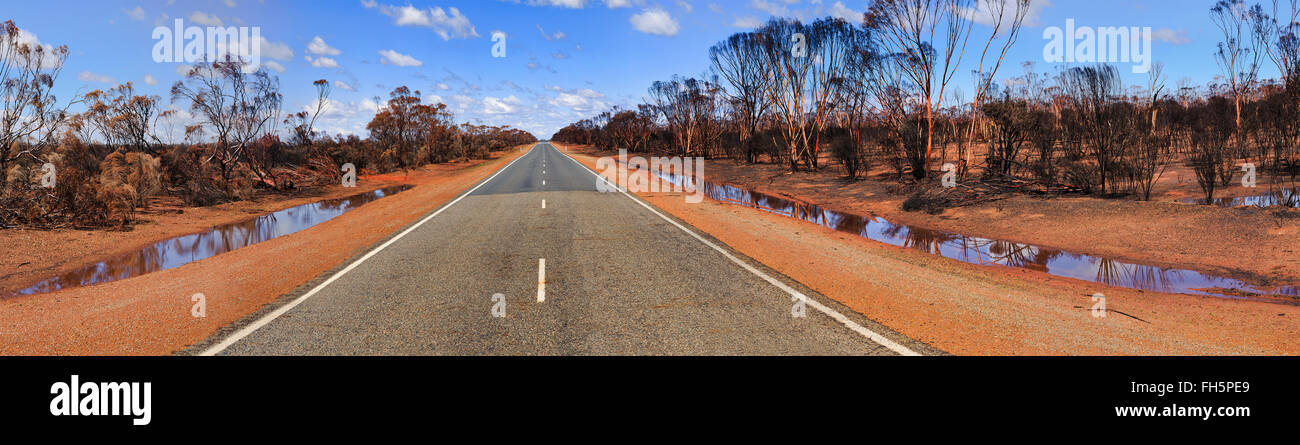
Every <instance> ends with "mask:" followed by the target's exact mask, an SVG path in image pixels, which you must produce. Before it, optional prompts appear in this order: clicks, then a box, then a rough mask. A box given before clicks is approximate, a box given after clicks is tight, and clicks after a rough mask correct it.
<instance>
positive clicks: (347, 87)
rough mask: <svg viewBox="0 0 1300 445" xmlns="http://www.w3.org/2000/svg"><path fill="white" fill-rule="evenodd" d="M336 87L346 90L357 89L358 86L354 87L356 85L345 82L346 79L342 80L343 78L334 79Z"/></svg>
mask: <svg viewBox="0 0 1300 445" xmlns="http://www.w3.org/2000/svg"><path fill="white" fill-rule="evenodd" d="M334 88H338V89H340V90H344V91H356V90H357V88H356V87H354V86H352V85H349V84H348V83H347V82H344V81H342V80H336V81H334Z"/></svg>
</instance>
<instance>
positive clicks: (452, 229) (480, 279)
mask: <svg viewBox="0 0 1300 445" xmlns="http://www.w3.org/2000/svg"><path fill="white" fill-rule="evenodd" d="M599 180H600V179H599V178H598V177H597V176H596V175H594V174H593V173H592V172H591V170H588V169H586V168H585V167H583V166H581V165H580V164H578V163H577V162H576V161H574V160H572V159H571V158H569V157H567V156H566V155H564V154H563V153H561V152H560V151H559V150H557V149H556V148H555V147H554V146H552V145H550V144H547V143H544V142H543V143H539V144H538V145H536V146H534V147H533V148H532V149H530V151H529V152H528V153H527V154H525V155H524V156H522V157H520V158H519V159H517V160H516V161H514V162H512V163H511V164H509V165H507V166H505V167H504V168H503V169H502V170H500V171H499V172H498V173H497V174H495V175H494V176H492V177H489V178H488V179H486V180H485V181H484V182H482V183H480V184H479V185H477V186H476V187H475V188H472V189H470V191H469V192H468V193H466V194H464V195H462V196H461V197H460V198H459V199H457V200H453V201H452V202H450V203H448V204H446V205H444V206H443V207H442V208H440V209H438V210H437V211H436V212H433V213H431V214H430V216H428V217H426V218H425V219H423V220H421V222H417V223H415V224H414V225H412V226H411V227H409V228H408V229H407V230H406V231H404V232H401V233H400V234H398V235H397V236H395V237H393V238H390V239H389V241H387V242H386V243H384V244H381V245H379V246H376V247H375V248H372V249H371V250H370V251H369V253H367V254H366V255H364V256H362V257H360V258H359V259H358V260H355V261H353V262H352V263H351V264H349V265H348V266H347V267H345V268H343V269H341V270H340V271H339V272H331V273H329V274H328V275H330V276H329V277H328V279H327V280H324V281H323V282H322V283H321V284H319V285H317V286H316V287H314V288H312V289H311V290H310V291H307V292H305V293H304V294H303V295H302V296H298V297H297V298H296V299H293V300H291V302H290V303H288V304H285V305H284V306H282V307H280V308H278V309H276V310H274V311H271V312H270V313H265V314H259V315H258V316H256V317H248V318H246V319H245V320H243V321H241V322H240V323H237V325H236V326H232V327H231V328H230V329H227V330H225V332H229V334H222V335H221V336H220V337H214V338H213V339H210V345H208V346H205V347H204V349H202V350H201V353H202V354H221V355H611V354H613V355H733V354H743V355H897V354H916V353H924V354H931V353H937V352H938V351H935V350H934V349H933V348H929V347H928V346H926V345H924V344H920V343H918V342H916V341H913V340H911V339H908V338H906V337H903V336H901V335H899V334H897V333H895V332H893V331H891V330H889V329H888V328H885V327H883V326H881V325H879V324H876V323H874V322H872V321H870V320H867V319H866V318H864V317H862V316H860V315H858V314H856V313H853V312H852V311H850V310H848V309H846V308H845V307H844V306H842V305H839V304H838V303H835V302H834V301H833V300H830V299H828V298H825V297H823V296H821V295H818V294H816V293H815V292H813V291H811V290H810V289H808V288H807V287H805V286H802V285H800V284H798V283H795V282H793V281H792V280H790V279H788V278H786V277H784V276H781V275H779V274H778V273H776V272H773V271H771V270H770V269H767V268H765V267H763V266H761V265H758V263H757V262H755V261H753V260H752V259H750V258H748V257H745V256H743V255H741V254H739V253H736V252H734V251H732V250H731V249H730V248H727V247H726V246H724V245H722V243H720V242H717V241H716V240H714V239H712V238H710V237H708V236H707V235H699V234H700V233H702V232H701V231H699V230H697V229H694V228H691V227H689V226H685V225H684V224H683V223H680V222H678V221H677V220H675V219H671V217H665V216H663V215H662V212H656V211H654V210H652V208H650V207H649V206H647V205H646V204H643V203H642V201H640V200H638V199H635V198H632V197H631V196H630V195H628V194H625V193H620V192H617V191H615V192H599V191H597V181H599ZM543 202H544V203H545V204H543ZM543 207H544V208H543ZM303 254H306V255H310V252H304V253H303ZM285 261H292V259H291V258H286V259H285ZM543 262H544V265H543V264H542V263H543ZM742 264H746V265H748V266H742ZM497 294H500V295H501V296H503V297H497V298H494V295H497ZM797 295H806V296H807V297H806V298H807V300H806V301H807V302H806V303H804V304H803V307H804V311H803V312H804V313H805V314H806V316H804V317H795V316H794V315H793V312H798V308H797V307H796V306H799V297H798V296H797Z"/></svg>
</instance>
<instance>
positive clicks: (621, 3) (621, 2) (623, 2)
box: [605, 0, 632, 9]
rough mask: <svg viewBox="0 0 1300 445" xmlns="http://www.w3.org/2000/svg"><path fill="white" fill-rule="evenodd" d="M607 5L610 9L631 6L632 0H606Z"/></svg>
mask: <svg viewBox="0 0 1300 445" xmlns="http://www.w3.org/2000/svg"><path fill="white" fill-rule="evenodd" d="M605 6H607V7H609V9H618V8H630V7H632V2H631V1H630V0H605Z"/></svg>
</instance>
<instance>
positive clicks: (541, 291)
mask: <svg viewBox="0 0 1300 445" xmlns="http://www.w3.org/2000/svg"><path fill="white" fill-rule="evenodd" d="M544 301H546V258H538V259H537V302H538V303H541V302H544Z"/></svg>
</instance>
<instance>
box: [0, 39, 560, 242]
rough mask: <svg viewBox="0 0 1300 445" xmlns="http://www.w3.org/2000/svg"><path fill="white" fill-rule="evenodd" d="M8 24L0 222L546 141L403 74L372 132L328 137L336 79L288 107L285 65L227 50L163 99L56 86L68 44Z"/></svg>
mask: <svg viewBox="0 0 1300 445" xmlns="http://www.w3.org/2000/svg"><path fill="white" fill-rule="evenodd" d="M0 25H2V26H0V172H3V173H4V177H3V180H4V182H3V184H0V228H5V227H30V228H62V227H105V226H109V227H112V226H122V225H127V224H130V223H131V222H132V220H133V218H134V215H135V213H136V211H137V210H138V209H141V208H146V207H148V206H149V205H150V202H151V200H153V199H158V198H162V197H172V198H176V199H179V200H181V201H182V202H183V203H185V204H186V205H191V206H208V205H213V204H218V203H223V202H229V201H235V200H245V199H250V198H252V197H254V196H255V195H257V194H258V193H262V192H293V191H295V190H300V189H302V188H303V187H306V186H312V185H320V184H338V183H339V178H340V176H341V174H342V172H341V171H340V169H341V166H342V165H344V164H348V163H351V164H353V165H355V166H356V168H357V169H358V170H359V173H362V174H366V173H383V172H389V171H393V170H397V169H406V168H413V167H418V166H421V165H424V164H429V163H442V162H452V161H458V160H466V159H483V158H487V157H488V156H489V153H490V152H492V151H499V150H503V149H506V148H508V147H512V146H516V145H521V144H527V143H531V142H533V141H535V138H534V137H533V136H532V135H531V134H529V133H527V132H524V131H522V130H518V129H513V128H509V127H493V126H482V125H471V124H456V123H455V120H454V116H453V115H452V113H451V112H450V111H448V110H447V109H446V106H445V105H442V104H424V103H421V100H420V93H419V91H412V90H410V89H409V88H407V87H405V86H403V87H398V88H396V89H394V90H393V91H392V93H391V94H390V96H389V99H388V101H387V103H386V104H385V105H383V106H381V107H380V109H379V112H378V113H377V114H376V115H375V116H374V118H373V119H372V120H371V122H370V123H369V125H368V127H367V129H368V130H369V131H370V136H369V137H368V138H365V139H362V138H360V137H357V136H355V135H349V136H342V135H337V136H330V135H328V134H324V133H323V132H321V131H319V130H318V129H317V128H316V127H315V124H316V120H317V118H318V117H320V115H321V113H322V112H324V111H325V108H326V106H327V105H326V104H328V100H329V96H330V93H331V88H330V83H329V82H327V81H325V80H318V81H316V82H314V83H313V85H312V86H314V87H315V88H316V92H317V100H316V102H315V106H314V108H313V109H312V110H310V111H300V112H296V113H285V112H284V110H283V107H284V105H285V104H284V99H283V95H282V94H281V85H280V83H279V80H278V79H277V78H276V76H274V75H272V74H270V73H269V72H268V71H267V70H266V69H264V68H262V69H258V70H256V71H252V72H248V71H249V70H246V69H245V68H246V66H245V64H244V63H242V62H241V61H240V60H232V59H230V58H227V59H225V60H219V61H213V62H209V63H202V64H197V65H196V66H195V67H194V68H192V69H190V70H189V72H188V73H187V74H186V75H185V76H184V78H183V80H181V81H179V82H177V83H176V84H175V85H173V86H172V87H171V90H170V97H168V98H166V99H164V98H162V97H159V96H150V95H144V94H139V93H137V92H136V90H135V88H134V86H133V85H132V84H131V83H125V84H122V85H120V86H117V87H115V88H110V89H106V90H96V91H90V92H87V93H84V94H78V95H77V97H72V98H59V97H56V96H55V94H54V93H53V88H54V85H55V84H56V83H57V82H58V81H59V77H60V74H61V73H62V70H63V67H64V62H65V61H66V60H67V58H68V56H69V50H68V48H67V47H66V46H60V47H48V46H40V45H32V44H27V43H24V42H22V41H20V40H21V39H20V38H19V28H18V26H17V25H16V24H14V23H13V22H12V21H8V22H4V23H3V24H0ZM304 87H305V86H304ZM74 110H79V111H74ZM178 110H185V111H186V112H187V113H188V114H189V115H192V116H193V119H192V120H188V119H180V118H179V116H178V114H179V113H178ZM173 125H182V126H183V130H184V140H183V141H170V140H165V139H164V138H168V136H166V134H170V133H171V132H170V127H171V126H173ZM160 130H165V131H160ZM51 186H52V187H51Z"/></svg>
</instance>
